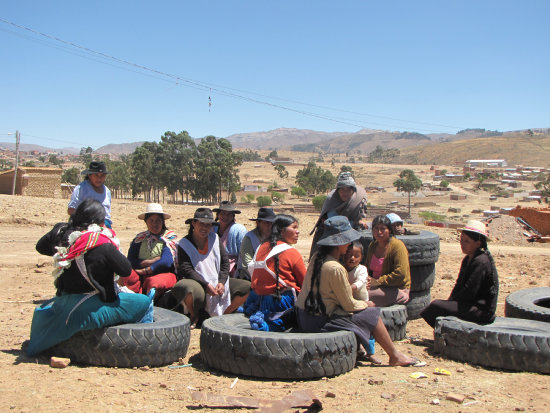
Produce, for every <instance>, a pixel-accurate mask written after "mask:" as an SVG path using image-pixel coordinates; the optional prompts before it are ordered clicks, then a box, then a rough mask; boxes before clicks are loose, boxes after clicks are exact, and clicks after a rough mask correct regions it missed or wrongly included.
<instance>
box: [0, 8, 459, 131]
mask: <svg viewBox="0 0 550 413" xmlns="http://www.w3.org/2000/svg"><path fill="white" fill-rule="evenodd" d="M0 22H2V23H5V24H8V25H11V26H13V27H16V28H19V29H23V30H26V31H28V32H31V33H33V34H35V35H39V36H42V37H45V38H47V39H49V40H53V41H55V42H58V43H61V44H63V45H66V46H68V48H67V47H62V48H59V47H56V48H58V49H59V50H62V51H65V52H67V53H71V54H76V55H77V56H80V57H84V58H88V59H91V60H94V61H97V62H100V63H104V64H108V65H109V63H108V61H109V60H110V61H114V62H117V63H119V64H122V65H124V66H130V67H133V68H134V69H137V70H139V71H135V70H130V71H131V72H135V73H139V74H142V75H146V74H145V73H142V71H145V72H149V73H152V74H153V75H150V74H149V75H148V76H150V77H153V78H156V79H159V80H163V81H170V82H174V83H175V84H176V85H182V86H186V87H191V88H194V89H198V90H203V91H209V92H210V91H215V92H216V93H219V94H220V95H224V96H228V97H231V98H234V99H240V100H243V101H248V102H251V103H256V104H261V105H265V106H270V107H273V108H277V109H281V110H286V111H289V112H294V113H298V114H301V115H305V116H309V117H314V118H318V119H323V120H327V121H331V122H336V123H340V124H345V125H348V126H354V127H359V128H368V126H367V125H364V124H363V122H364V121H363V120H358V119H352V118H346V117H338V116H330V115H324V114H319V113H315V112H310V111H305V110H300V109H297V108H292V107H289V106H284V105H279V104H275V103H271V102H266V101H264V100H260V99H256V98H253V97H248V96H244V95H242V93H247V94H250V95H256V96H260V97H264V98H268V99H272V100H280V101H286V102H291V103H297V104H300V105H304V106H310V107H315V108H319V109H326V110H331V111H335V112H342V113H348V114H352V115H359V116H369V117H375V118H379V119H388V120H392V121H397V122H402V123H411V124H412V123H414V124H419V125H427V126H436V127H443V128H449V129H463V128H460V127H458V126H450V125H443V124H434V123H428V122H419V121H410V120H405V119H399V118H394V117H389V116H382V115H374V114H369V113H361V112H353V111H349V110H342V109H337V108H331V107H328V106H321V105H314V104H309V103H305V102H300V101H295V100H289V99H283V98H278V97H272V96H268V95H263V94H260V93H256V92H250V91H244V90H240V89H234V88H230V87H225V86H220V85H215V84H207V83H205V82H202V81H198V80H194V79H189V78H184V77H181V76H178V75H174V74H170V73H167V72H163V71H160V70H157V69H152V68H150V67H147V66H144V65H141V64H137V63H134V62H130V61H128V60H125V59H121V58H118V57H116V56H112V55H109V54H106V53H103V52H99V51H96V50H93V49H90V48H88V47H85V46H81V45H79V44H76V43H73V42H70V41H66V40H63V39H61V38H59V37H56V36H53V35H50V34H47V33H43V32H40V31H37V30H34V29H31V28H29V27H26V26H23V25H19V24H16V23H13V22H11V21H8V20H5V19H2V18H0ZM8 32H10V31H8ZM21 37H23V38H28V36H23V35H21ZM31 39H34V38H31ZM35 41H38V42H40V41H39V40H35ZM52 47H55V46H52ZM72 48H76V49H78V50H80V51H82V52H84V53H85V54H88V55H92V56H94V57H95V59H92V58H90V57H89V56H84V55H81V54H79V53H74V52H73V51H72V50H71V49H72ZM111 66H113V65H111ZM114 67H118V68H120V69H125V70H128V69H127V68H124V67H120V66H114ZM165 78H168V79H165ZM231 90H233V91H236V92H239V93H241V94H239V93H235V92H231ZM368 123H369V124H370V125H378V126H386V127H395V125H392V124H386V123H377V122H368ZM405 128H406V127H405ZM414 129H415V130H419V131H424V132H432V133H440V132H441V131H438V130H432V129H426V128H416V127H415V128H414Z"/></svg>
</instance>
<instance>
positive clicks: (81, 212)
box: [54, 198, 105, 247]
mask: <svg viewBox="0 0 550 413" xmlns="http://www.w3.org/2000/svg"><path fill="white" fill-rule="evenodd" d="M104 223H105V208H104V207H103V205H102V204H101V202H99V201H96V200H95V199H91V198H89V199H85V200H84V201H82V202H81V203H80V204H79V205H78V206H77V207H76V209H75V211H74V212H73V214H72V215H71V217H70V218H69V222H67V224H65V225H62V226H60V227H59V229H58V231H57V233H56V234H55V237H54V243H55V245H58V246H65V247H66V246H68V245H69V235H70V234H71V233H72V232H74V231H83V230H85V229H87V228H88V227H89V226H90V225H92V224H97V225H102V224H104Z"/></svg>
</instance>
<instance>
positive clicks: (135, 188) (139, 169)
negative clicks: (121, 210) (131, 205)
mask: <svg viewBox="0 0 550 413" xmlns="http://www.w3.org/2000/svg"><path fill="white" fill-rule="evenodd" d="M160 158H161V157H160V156H159V147H158V144H157V143H156V142H145V143H144V144H143V145H141V146H138V147H137V148H136V149H135V151H134V153H133V154H132V155H131V157H130V171H131V181H132V196H134V197H135V196H137V194H139V193H143V194H144V195H145V201H147V202H150V201H151V199H150V198H151V190H152V189H153V188H155V187H157V186H158V184H159V179H160V178H159V174H158V173H157V166H158V165H163V163H162V159H160ZM157 162H158V163H157Z"/></svg>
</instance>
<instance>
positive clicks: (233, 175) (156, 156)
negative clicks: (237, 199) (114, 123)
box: [63, 131, 242, 203]
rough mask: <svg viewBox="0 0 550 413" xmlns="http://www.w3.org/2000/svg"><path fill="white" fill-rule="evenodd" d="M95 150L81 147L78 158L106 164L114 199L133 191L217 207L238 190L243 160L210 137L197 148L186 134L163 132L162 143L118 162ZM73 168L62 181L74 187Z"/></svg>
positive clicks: (147, 145) (148, 196)
mask: <svg viewBox="0 0 550 413" xmlns="http://www.w3.org/2000/svg"><path fill="white" fill-rule="evenodd" d="M90 149H91V148H82V150H81V152H80V155H81V156H80V158H81V161H82V163H83V165H84V166H85V167H88V164H89V162H90V161H91V160H92V158H93V159H95V160H102V161H104V162H105V163H106V165H107V170H108V171H109V175H107V179H106V181H105V184H106V185H107V186H108V187H109V189H110V190H111V192H112V194H113V197H115V198H120V197H121V196H122V194H124V193H131V194H132V197H133V198H136V197H139V196H143V198H144V200H145V201H147V202H161V201H164V199H161V197H162V196H164V194H165V193H166V194H168V196H170V197H171V199H172V201H174V202H177V201H178V200H186V201H189V199H193V200H195V201H202V202H206V203H218V202H220V201H221V200H222V193H223V191H226V192H227V194H228V195H229V194H234V193H235V192H236V191H238V190H239V188H240V185H241V184H240V180H239V175H238V172H239V170H238V169H237V168H238V167H239V166H240V165H241V164H242V156H241V155H240V154H239V153H237V152H233V147H232V145H231V142H229V141H228V140H227V139H224V138H220V139H218V138H216V137H215V136H207V137H206V138H204V139H202V140H201V141H200V143H199V144H198V145H197V144H195V141H194V140H193V138H191V137H190V136H189V134H188V133H187V132H186V131H182V132H180V133H178V134H176V133H175V132H165V133H164V135H163V136H162V137H161V140H160V142H158V143H157V142H145V143H144V144H143V145H141V146H139V147H137V148H136V149H135V151H134V152H133V153H132V154H130V155H123V156H121V157H120V159H119V160H110V159H109V158H108V156H103V157H101V156H92V153H91V150H90ZM72 169H74V168H71V169H68V170H66V171H65V173H64V176H63V178H64V180H66V181H67V182H71V183H75V182H74V178H75V171H74V170H72Z"/></svg>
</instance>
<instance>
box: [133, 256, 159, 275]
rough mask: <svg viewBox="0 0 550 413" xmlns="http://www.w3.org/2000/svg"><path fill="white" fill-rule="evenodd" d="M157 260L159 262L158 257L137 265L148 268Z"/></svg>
mask: <svg viewBox="0 0 550 413" xmlns="http://www.w3.org/2000/svg"><path fill="white" fill-rule="evenodd" d="M158 260H160V255H159V256H158V257H155V258H151V259H150V260H143V261H141V262H140V263H139V265H141V268H145V267H150V266H151V265H153V264H154V263H155V262H157V261H158ZM136 272H137V271H136Z"/></svg>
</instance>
